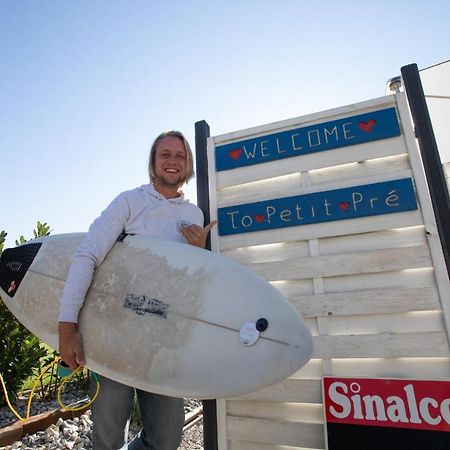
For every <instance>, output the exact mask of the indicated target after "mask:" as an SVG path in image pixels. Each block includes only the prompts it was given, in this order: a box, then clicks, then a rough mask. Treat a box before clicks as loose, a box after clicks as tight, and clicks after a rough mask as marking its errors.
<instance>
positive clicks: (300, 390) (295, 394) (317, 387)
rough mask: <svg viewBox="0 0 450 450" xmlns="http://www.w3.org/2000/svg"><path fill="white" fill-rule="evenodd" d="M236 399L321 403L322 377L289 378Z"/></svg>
mask: <svg viewBox="0 0 450 450" xmlns="http://www.w3.org/2000/svg"><path fill="white" fill-rule="evenodd" d="M234 400H247V401H249V400H253V401H276V402H301V403H321V402H322V384H321V380H320V379H315V380H313V379H292V378H289V379H287V380H282V381H280V382H278V383H275V384H274V385H272V386H269V387H267V388H264V389H260V390H259V391H256V392H252V393H250V394H247V395H242V396H239V397H235V398H234Z"/></svg>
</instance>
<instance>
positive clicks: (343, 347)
mask: <svg viewBox="0 0 450 450" xmlns="http://www.w3.org/2000/svg"><path fill="white" fill-rule="evenodd" d="M313 342H314V353H313V357H314V358H322V359H330V358H411V357H448V356H449V355H450V352H449V348H448V344H447V335H446V333H445V332H442V331H434V332H428V333H400V334H396V333H378V334H360V335H347V336H345V335H341V336H337V335H333V336H314V338H313Z"/></svg>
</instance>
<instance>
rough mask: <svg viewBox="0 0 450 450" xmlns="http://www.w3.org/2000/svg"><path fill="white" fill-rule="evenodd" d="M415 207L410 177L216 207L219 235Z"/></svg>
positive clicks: (353, 217)
mask: <svg viewBox="0 0 450 450" xmlns="http://www.w3.org/2000/svg"><path fill="white" fill-rule="evenodd" d="M414 209H417V203H416V195H415V192H414V188H413V184H412V180H411V178H404V179H401V180H394V181H384V182H382V183H374V184H366V185H363V186H353V187H348V188H343V189H335V190H332V191H325V192H315V193H312V194H305V195H296V196H293V197H285V198H278V199H274V200H265V201H262V202H257V203H248V204H244V205H236V206H228V207H226V208H219V210H218V221H219V234H220V235H221V236H225V235H229V234H239V233H248V232H251V231H262V230H270V229H273V228H284V227H294V226H298V225H306V224H313V223H321V222H330V221H334V220H344V219H355V218H358V217H367V216H375V215H379V214H390V213H396V212H401V211H410V210H414Z"/></svg>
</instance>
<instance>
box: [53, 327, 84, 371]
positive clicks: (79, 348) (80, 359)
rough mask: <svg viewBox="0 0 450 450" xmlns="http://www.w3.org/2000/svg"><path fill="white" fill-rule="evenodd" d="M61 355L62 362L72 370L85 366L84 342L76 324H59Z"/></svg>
mask: <svg viewBox="0 0 450 450" xmlns="http://www.w3.org/2000/svg"><path fill="white" fill-rule="evenodd" d="M58 334H59V353H60V355H61V358H62V360H63V361H64V362H65V363H66V364H67V365H68V366H69V367H70V368H71V369H72V370H75V369H77V368H78V367H83V366H84V365H85V359H84V351H83V340H82V338H81V334H80V333H79V331H78V327H77V324H76V323H71V322H59V324H58Z"/></svg>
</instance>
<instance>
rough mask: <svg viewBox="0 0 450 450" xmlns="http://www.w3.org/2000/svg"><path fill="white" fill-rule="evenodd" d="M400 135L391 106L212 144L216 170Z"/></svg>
mask: <svg viewBox="0 0 450 450" xmlns="http://www.w3.org/2000/svg"><path fill="white" fill-rule="evenodd" d="M399 134H400V127H399V124H398V119H397V113H396V110H395V108H388V109H382V110H379V111H374V112H371V113H367V114H360V115H357V116H353V117H346V118H344V119H338V120H333V121H330V122H325V123H321V124H317V125H311V126H308V127H303V128H297V129H294V130H289V131H283V132H281V133H274V134H269V135H266V136H260V137H257V138H252V139H246V140H243V141H239V142H233V143H232V144H226V145H219V146H217V147H216V169H217V171H218V172H220V171H222V170H229V169H235V168H237V167H243V166H250V165H252V164H260V163H264V162H268V161H275V160H278V159H283V158H289V157H292V156H299V155H305V154H308V153H315V152H321V151H324V150H331V149H333V148H339V147H346V146H348V145H355V144H361V143H363V142H371V141H376V140H379V139H386V138H390V137H393V136H398V135H399Z"/></svg>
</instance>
